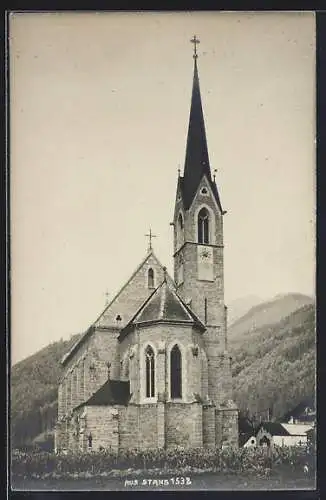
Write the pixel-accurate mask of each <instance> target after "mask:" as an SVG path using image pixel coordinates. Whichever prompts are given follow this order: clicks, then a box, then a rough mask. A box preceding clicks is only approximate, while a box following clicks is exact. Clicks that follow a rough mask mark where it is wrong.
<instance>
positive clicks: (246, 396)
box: [229, 304, 316, 418]
mask: <svg viewBox="0 0 326 500" xmlns="http://www.w3.org/2000/svg"><path fill="white" fill-rule="evenodd" d="M315 346H316V344H315V308H314V306H313V305H312V304H309V305H305V306H303V307H301V308H300V309H298V310H297V311H295V312H293V313H291V314H290V315H289V316H287V317H286V318H283V319H282V320H281V321H279V322H277V323H274V324H272V325H265V326H263V327H260V328H256V329H250V330H249V331H246V332H243V334H242V336H241V337H239V336H237V337H235V338H233V340H232V337H231V338H230V340H229V348H230V350H231V354H232V357H233V362H232V363H233V364H232V367H233V376H234V398H235V400H236V402H237V404H238V405H239V407H240V409H242V410H247V409H248V410H249V413H250V414H251V415H253V414H255V413H258V414H259V413H260V412H263V411H264V410H266V409H268V408H270V409H271V410H272V415H273V417H274V418H279V417H281V416H282V415H283V414H285V413H286V412H287V411H289V410H290V409H291V408H293V407H295V406H296V405H297V404H299V403H300V401H302V400H303V399H306V398H308V397H312V396H313V395H314V391H315V363H316V352H315Z"/></svg>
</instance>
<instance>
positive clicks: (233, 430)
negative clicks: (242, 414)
mask: <svg viewBox="0 0 326 500" xmlns="http://www.w3.org/2000/svg"><path fill="white" fill-rule="evenodd" d="M238 416H239V414H238V410H237V409H227V410H219V411H218V417H219V418H220V419H221V438H220V440H219V441H220V445H221V446H222V447H223V446H232V447H234V448H238V446H239V427H238Z"/></svg>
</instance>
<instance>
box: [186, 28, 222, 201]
mask: <svg viewBox="0 0 326 500" xmlns="http://www.w3.org/2000/svg"><path fill="white" fill-rule="evenodd" d="M191 42H192V43H194V46H195V49H194V55H193V58H194V76H193V84H192V96H191V107H190V115H189V126H188V137H187V147H186V158H185V165H184V175H183V179H182V192H183V201H184V205H185V208H186V209H188V208H189V206H190V205H191V202H192V200H193V198H194V196H195V194H196V191H197V188H198V185H199V183H200V181H201V179H202V177H203V175H204V174H206V175H207V178H208V180H209V183H210V184H211V187H212V190H213V193H214V196H215V198H216V201H217V203H218V205H219V207H220V208H221V205H220V200H219V196H218V191H217V187H216V184H215V182H213V181H212V177H211V169H210V163H209V156H208V148H207V139H206V131H205V122H204V113H203V108H202V102H201V95H200V87H199V77H198V66H197V58H198V55H197V50H196V44H197V43H199V40H198V39H197V38H196V36H194V38H193V39H192V40H191Z"/></svg>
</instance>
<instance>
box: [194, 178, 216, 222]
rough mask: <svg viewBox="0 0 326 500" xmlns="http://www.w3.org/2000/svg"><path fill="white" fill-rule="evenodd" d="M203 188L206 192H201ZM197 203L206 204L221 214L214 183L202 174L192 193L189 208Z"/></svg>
mask: <svg viewBox="0 0 326 500" xmlns="http://www.w3.org/2000/svg"><path fill="white" fill-rule="evenodd" d="M203 188H205V189H206V191H207V193H205V194H204V193H202V190H203ZM199 203H203V204H207V205H208V206H210V207H211V208H212V209H213V210H214V211H217V212H219V213H221V214H223V210H222V206H221V203H220V200H219V197H218V193H217V188H216V185H215V184H214V183H213V182H212V181H210V180H209V179H208V178H207V176H206V175H203V177H202V179H201V181H200V183H199V185H198V188H197V190H196V192H195V194H194V197H193V200H192V203H191V205H190V207H189V209H190V210H191V209H192V208H193V207H194V206H195V205H198V204H199Z"/></svg>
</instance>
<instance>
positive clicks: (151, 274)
mask: <svg viewBox="0 0 326 500" xmlns="http://www.w3.org/2000/svg"><path fill="white" fill-rule="evenodd" d="M148 288H154V270H153V269H152V268H150V269H148Z"/></svg>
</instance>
